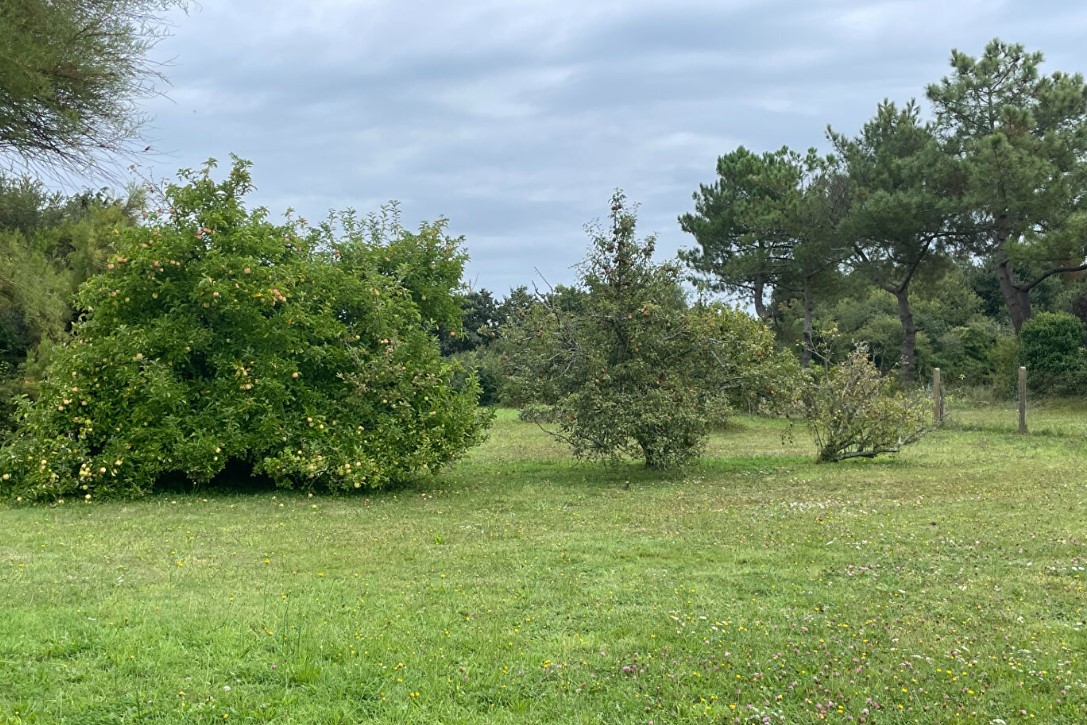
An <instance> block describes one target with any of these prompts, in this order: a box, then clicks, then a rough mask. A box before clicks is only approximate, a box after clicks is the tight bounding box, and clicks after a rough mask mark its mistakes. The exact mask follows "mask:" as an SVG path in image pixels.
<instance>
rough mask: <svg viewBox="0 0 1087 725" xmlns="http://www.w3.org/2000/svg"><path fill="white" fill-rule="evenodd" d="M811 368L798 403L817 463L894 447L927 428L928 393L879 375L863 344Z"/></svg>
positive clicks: (914, 438) (894, 449)
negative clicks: (841, 357)
mask: <svg viewBox="0 0 1087 725" xmlns="http://www.w3.org/2000/svg"><path fill="white" fill-rule="evenodd" d="M813 374H814V375H815V376H816V377H814V378H813V379H812V380H811V381H810V383H809V386H808V390H807V392H806V394H805V396H804V404H805V412H806V415H807V419H808V429H809V430H810V432H811V435H812V438H813V439H814V440H815V445H816V447H817V448H818V453H817V455H816V460H817V461H819V462H820V463H829V462H836V461H842V460H845V459H847V458H874V457H875V456H878V455H880V454H883V453H897V452H898V451H899V450H900V449H901V448H902V446H905V445H908V444H910V443H914V442H916V441H917V440H919V439H920V438H921V436H922V435H923V434H924V433H926V432H927V431H928V429H929V428H928V426H927V421H928V419H929V416H930V415H931V413H932V408H931V403H930V401H929V400H928V398H927V397H926V396H925V394H924V393H923V392H922V391H917V392H914V393H911V394H905V393H903V392H901V391H899V390H897V389H896V384H895V382H894V381H893V380H891V379H890V378H884V377H881V376H880V374H879V369H878V368H877V367H876V366H875V364H873V363H872V361H871V359H870V358H869V356H868V348H867V346H866V345H858V346H857V347H856V348H855V349H854V350H853V352H851V353H850V354H849V357H848V358H847V359H846V360H845V362H843V363H841V364H839V365H835V366H833V367H831V368H829V369H826V370H817V371H814V373H813Z"/></svg>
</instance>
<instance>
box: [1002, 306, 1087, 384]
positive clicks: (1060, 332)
mask: <svg viewBox="0 0 1087 725" xmlns="http://www.w3.org/2000/svg"><path fill="white" fill-rule="evenodd" d="M1083 333H1084V330H1083V323H1082V322H1080V320H1079V318H1078V317H1076V316H1075V315H1070V314H1068V313H1067V312H1039V313H1038V314H1036V315H1034V316H1033V317H1031V318H1030V319H1029V320H1027V321H1026V322H1025V323H1023V327H1022V329H1021V330H1020V331H1019V363H1020V364H1021V365H1024V366H1026V368H1027V383H1028V384H1029V385H1030V388H1031V390H1032V391H1033V392H1035V393H1038V394H1039V395H1073V394H1077V393H1081V392H1083V389H1084V382H1085V376H1084V372H1085V369H1087V360H1085V358H1084V353H1083V338H1084V334H1083Z"/></svg>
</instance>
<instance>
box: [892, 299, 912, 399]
mask: <svg viewBox="0 0 1087 725" xmlns="http://www.w3.org/2000/svg"><path fill="white" fill-rule="evenodd" d="M894 295H895V299H897V300H898V319H899V320H901V321H902V360H901V366H902V382H904V383H912V382H913V380H914V375H915V373H916V364H917V363H916V360H915V352H916V350H917V327H916V326H915V325H914V323H913V312H912V311H911V310H910V286H909V285H908V284H905V285H902V287H900V288H899V289H898V290H897V291H896V292H895V293H894Z"/></svg>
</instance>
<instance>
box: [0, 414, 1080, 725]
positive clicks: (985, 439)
mask: <svg viewBox="0 0 1087 725" xmlns="http://www.w3.org/2000/svg"><path fill="white" fill-rule="evenodd" d="M953 416H954V417H953V418H952V420H951V422H950V423H949V425H948V426H947V427H946V428H945V429H943V430H941V431H940V432H938V433H936V434H934V435H932V436H931V437H930V438H928V439H926V440H925V441H924V442H922V443H921V444H919V445H918V446H916V447H914V448H911V449H908V450H907V451H906V452H905V453H903V454H902V455H901V456H900V457H898V458H896V459H877V460H875V461H852V462H849V463H845V464H839V465H833V466H832V465H822V466H819V465H815V464H813V463H812V462H811V459H812V455H813V453H814V451H813V449H812V447H811V445H810V444H809V442H808V440H807V437H806V435H805V434H804V431H803V429H798V430H797V431H796V434H795V436H794V438H793V439H792V440H786V441H785V442H784V443H783V442H782V434H783V433H786V432H787V430H788V428H787V426H786V425H785V424H784V423H782V422H780V421H766V420H760V419H754V418H740V419H738V420H737V421H736V423H735V425H733V426H732V427H731V428H730V429H729V430H727V431H725V432H723V433H721V434H719V435H717V436H715V437H714V438H713V440H712V442H711V446H710V451H709V454H710V456H709V457H708V458H706V459H705V460H704V462H703V463H702V464H701V465H699V466H697V467H694V468H691V469H689V470H687V471H685V472H683V473H682V474H675V475H669V476H660V475H650V474H647V473H646V472H644V471H642V470H640V469H639V468H637V467H635V466H621V467H613V468H603V467H600V466H596V465H575V464H572V463H571V462H570V461H569V460H568V457H567V455H566V452H565V450H564V449H563V448H562V447H561V446H558V445H557V444H555V443H553V442H552V441H551V440H550V439H548V438H547V437H546V436H544V435H543V434H542V433H541V432H540V431H539V430H538V429H537V428H536V426H534V425H531V424H526V423H520V422H518V421H517V420H516V419H515V418H514V416H513V415H512V414H511V413H508V412H505V413H504V414H502V415H500V416H499V419H498V420H497V421H496V424H495V428H494V430H493V432H492V435H491V439H490V441H489V442H488V443H486V444H485V445H484V446H483V447H482V448H480V449H478V450H476V451H475V452H473V454H472V455H471V456H470V457H469V458H468V459H467V460H466V461H464V462H463V463H461V464H460V465H459V466H457V467H456V468H455V469H453V470H452V471H450V472H448V473H446V474H444V475H442V476H439V477H437V478H434V479H432V480H428V481H425V482H422V483H420V484H418V485H417V486H415V487H412V488H406V489H401V490H399V491H393V492H386V493H379V494H371V495H369V496H366V497H364V496H357V497H347V498H331V497H321V496H317V497H313V498H310V497H307V496H306V495H298V494H283V493H272V492H264V493H254V494H250V495H229V496H228V495H222V494H217V493H216V494H211V493H207V494H195V495H192V494H185V495H160V496H156V497H153V498H151V499H149V500H144V501H139V502H127V503H126V502H112V503H94V504H85V503H83V502H68V503H65V504H63V505H61V506H56V507H46V506H38V507H31V508H16V509H10V508H6V509H0V723H23V722H38V723H56V722H70V723H80V724H81V725H82V724H87V723H121V722H125V723H129V722H133V723H135V722H141V723H152V722H154V723H174V722H207V723H211V722H223V721H228V722H281V723H286V722H294V723H311V722H312V723H337V722H339V723H356V722H368V721H378V722H394V723H402V722H418V723H461V722H487V723H492V722H497V723H501V722H518V723H525V722H529V723H531V722H557V723H578V722H584V723H590V722H591V723H596V722H601V723H650V722H652V723H672V722H737V721H738V722H749V721H751V722H786V723H797V722H816V721H819V720H821V719H824V718H825V719H826V720H830V721H834V722H845V721H849V722H872V723H886V722H949V721H955V720H956V719H959V718H961V720H962V721H964V722H982V723H990V722H995V721H997V718H999V719H1002V720H1004V721H1006V722H1009V723H1011V722H1013V721H1027V720H1030V719H1034V720H1035V721H1036V722H1069V723H1072V722H1084V721H1087V625H1085V620H1087V425H1084V421H1087V409H1085V408H1078V409H1077V408H1076V407H1074V406H1067V405H1066V406H1063V407H1054V408H1051V409H1046V410H1040V411H1037V421H1038V422H1037V425H1036V426H1035V427H1036V430H1037V433H1036V434H1034V435H1031V436H1029V437H1022V436H1017V435H1015V434H1014V433H1013V431H1014V428H1015V412H1014V409H1013V407H1012V406H994V407H991V408H987V409H983V408H974V409H970V410H965V411H958V410H955V411H953Z"/></svg>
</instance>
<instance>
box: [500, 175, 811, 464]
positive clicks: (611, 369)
mask: <svg viewBox="0 0 1087 725" xmlns="http://www.w3.org/2000/svg"><path fill="white" fill-rule="evenodd" d="M611 212H612V213H611V228H610V229H609V230H602V229H599V228H590V234H591V236H592V247H591V249H590V252H589V256H588V258H587V259H586V261H585V262H584V263H583V265H582V267H581V275H580V285H579V287H578V288H577V289H573V290H566V289H564V290H556V292H555V293H554V294H552V295H550V296H548V297H546V298H544V299H542V300H541V301H540V302H539V304H537V305H536V306H535V307H534V308H533V309H532V310H531V311H530V312H529V313H528V314H527V315H526V316H525V317H524V319H522V320H521V321H520V322H519V324H517V325H516V326H515V328H513V329H512V330H511V331H510V333H509V335H510V344H509V354H510V356H511V368H512V370H513V380H512V381H511V387H512V391H511V398H512V399H514V400H518V401H524V402H535V403H540V404H544V405H549V406H552V407H553V411H554V412H553V414H554V419H555V422H556V425H557V428H558V430H557V431H556V435H557V436H558V437H559V438H561V439H562V440H564V441H566V442H567V443H569V444H570V446H571V448H572V450H573V452H574V455H575V456H576V457H578V458H590V459H603V460H614V459H617V458H620V457H623V456H628V457H631V458H640V459H642V460H644V461H645V464H646V466H647V467H649V468H668V467H672V466H677V465H681V464H683V463H685V462H687V461H689V460H691V459H692V458H693V457H694V456H696V455H697V454H698V453H699V451H700V450H701V448H702V445H703V443H704V442H705V439H706V435H707V432H708V429H709V426H710V425H712V424H714V423H717V422H720V420H721V419H722V417H723V416H724V415H725V414H726V413H727V412H728V410H729V409H730V408H729V406H730V404H732V403H733V402H743V403H745V404H749V405H755V404H757V402H758V400H759V397H760V395H769V394H770V393H771V392H772V389H773V382H772V381H773V380H775V379H776V377H775V376H776V373H775V372H773V371H772V366H773V365H780V366H781V367H782V369H784V368H785V367H787V363H786V362H784V361H785V360H786V359H787V357H788V356H787V355H784V354H781V353H778V352H777V351H776V350H775V349H774V343H773V337H772V335H771V334H770V333H769V331H767V330H766V329H765V327H763V326H762V325H761V324H760V323H758V322H756V321H754V320H751V319H750V318H749V317H747V316H746V315H744V314H743V313H740V312H737V311H735V310H730V309H728V308H724V307H720V306H710V307H704V308H699V309H696V310H690V309H688V307H687V304H686V300H685V299H684V295H683V292H682V289H681V287H680V285H679V279H678V275H679V272H678V269H677V268H676V267H675V266H673V265H668V264H663V265H659V264H654V263H653V261H652V255H653V247H654V240H653V238H652V237H650V238H647V239H644V240H638V239H637V238H636V237H635V234H634V230H635V217H634V215H633V213H631V212H630V211H628V210H627V209H626V208H625V199H624V197H623V196H622V194H621V193H618V192H617V193H616V195H615V196H614V197H613V198H612V205H611ZM792 364H793V366H794V367H795V362H793V363H792ZM760 386H762V387H761V388H760ZM760 390H761V392H760Z"/></svg>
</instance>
